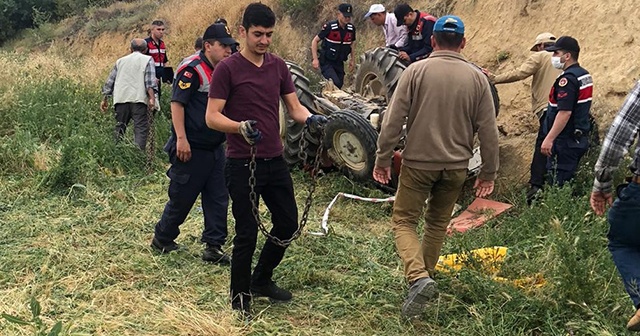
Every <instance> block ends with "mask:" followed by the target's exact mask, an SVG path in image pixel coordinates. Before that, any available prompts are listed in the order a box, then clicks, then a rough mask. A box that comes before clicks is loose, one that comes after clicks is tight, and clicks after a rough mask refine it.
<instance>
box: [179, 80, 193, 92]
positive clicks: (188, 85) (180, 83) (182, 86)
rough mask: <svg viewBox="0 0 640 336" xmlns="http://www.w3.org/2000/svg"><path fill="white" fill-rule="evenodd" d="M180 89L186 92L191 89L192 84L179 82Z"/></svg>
mask: <svg viewBox="0 0 640 336" xmlns="http://www.w3.org/2000/svg"><path fill="white" fill-rule="evenodd" d="M178 87H179V88H180V89H182V90H186V89H188V88H190V87H191V83H185V82H183V81H178Z"/></svg>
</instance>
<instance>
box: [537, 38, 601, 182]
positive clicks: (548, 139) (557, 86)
mask: <svg viewBox="0 0 640 336" xmlns="http://www.w3.org/2000/svg"><path fill="white" fill-rule="evenodd" d="M545 50H547V51H553V55H552V57H551V64H552V65H553V66H554V67H555V68H556V69H561V70H564V71H563V72H562V74H561V75H560V76H559V77H558V78H557V79H556V80H555V82H554V84H553V87H552V88H551V93H550V94H549V108H548V110H547V117H546V119H545V126H544V129H545V133H544V134H545V138H544V140H543V141H542V145H540V151H541V152H542V154H544V155H546V156H547V157H548V159H547V171H548V177H549V178H550V181H551V184H557V185H558V186H563V185H564V183H565V182H567V181H569V180H571V179H572V178H573V177H574V175H575V173H576V170H577V169H578V164H579V163H580V159H581V158H582V156H583V155H584V154H585V153H586V152H587V149H589V131H590V130H591V123H590V121H589V111H590V110H591V99H592V95H593V79H592V78H591V75H590V74H589V72H588V71H587V70H585V69H584V68H582V67H580V64H579V63H578V57H579V56H580V46H579V45H578V41H576V39H574V38H573V37H571V36H562V37H560V38H559V39H558V40H557V41H556V43H555V44H554V45H553V46H551V47H548V48H546V49H545Z"/></svg>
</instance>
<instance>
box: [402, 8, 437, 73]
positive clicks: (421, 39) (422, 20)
mask: <svg viewBox="0 0 640 336" xmlns="http://www.w3.org/2000/svg"><path fill="white" fill-rule="evenodd" d="M393 14H394V15H395V17H396V20H397V21H398V22H397V23H396V25H398V26H402V25H405V26H407V34H408V36H407V44H406V45H405V46H404V47H403V48H400V55H399V57H400V59H401V60H403V61H405V62H407V63H413V62H415V61H419V60H421V59H424V58H427V57H429V54H431V51H433V47H432V44H431V34H432V33H433V25H434V24H435V22H436V17H435V16H433V15H430V14H428V13H423V12H420V11H419V10H413V8H411V6H409V5H407V4H406V3H405V4H400V5H397V6H396V8H395V9H394V10H393Z"/></svg>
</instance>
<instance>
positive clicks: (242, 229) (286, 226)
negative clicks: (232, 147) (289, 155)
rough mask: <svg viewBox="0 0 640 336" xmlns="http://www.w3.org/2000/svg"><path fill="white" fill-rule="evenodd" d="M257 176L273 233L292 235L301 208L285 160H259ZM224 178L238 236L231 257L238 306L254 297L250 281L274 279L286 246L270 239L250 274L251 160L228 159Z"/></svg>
mask: <svg viewBox="0 0 640 336" xmlns="http://www.w3.org/2000/svg"><path fill="white" fill-rule="evenodd" d="M255 177H256V186H255V192H256V194H257V195H258V197H260V196H262V200H263V201H264V203H265V204H266V206H267V208H268V209H269V211H270V212H271V221H272V223H273V228H272V229H271V232H270V233H271V234H272V235H274V236H276V237H278V238H279V239H288V238H291V236H292V235H293V233H294V232H295V231H296V230H297V228H298V208H297V206H296V200H295V195H294V193H293V181H292V180H291V175H290V173H289V168H288V167H287V164H286V162H285V161H284V159H283V158H282V157H277V158H273V159H270V160H260V159H258V161H257V164H256V172H255ZM225 178H226V181H227V187H228V189H229V195H230V196H231V200H232V201H233V203H232V206H231V212H232V213H233V217H234V218H235V221H236V237H235V238H234V239H233V254H232V256H231V289H230V294H231V300H232V301H231V305H232V307H233V308H236V309H239V308H242V307H244V304H245V303H248V302H249V301H250V300H251V296H250V295H249V293H250V290H249V287H250V284H251V283H254V284H257V285H263V284H265V283H267V282H268V281H270V280H271V277H272V275H273V270H274V269H275V268H276V266H278V264H279V263H280V261H281V260H282V258H283V256H284V252H285V250H286V248H284V247H280V246H277V245H275V244H274V243H273V242H271V240H267V241H266V242H265V244H264V247H263V248H262V252H261V253H260V258H259V259H258V263H257V265H256V267H255V269H254V271H253V275H251V261H252V259H253V252H254V251H255V249H256V240H257V238H258V224H257V223H256V220H255V218H254V217H253V213H252V211H251V209H252V204H251V200H250V198H249V160H244V159H231V158H227V164H226V167H225ZM256 206H258V205H257V204H256Z"/></svg>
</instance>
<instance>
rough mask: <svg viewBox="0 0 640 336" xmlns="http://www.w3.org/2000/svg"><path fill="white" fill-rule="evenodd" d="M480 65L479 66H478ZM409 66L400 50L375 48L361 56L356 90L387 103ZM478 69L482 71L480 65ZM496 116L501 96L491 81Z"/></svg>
mask: <svg viewBox="0 0 640 336" xmlns="http://www.w3.org/2000/svg"><path fill="white" fill-rule="evenodd" d="M476 67H478V66H476ZM406 68H407V66H406V65H405V64H404V63H402V61H401V60H400V59H399V58H398V52H397V51H396V50H393V49H388V48H375V49H372V50H369V51H366V52H365V53H364V55H362V56H360V65H358V70H357V71H356V76H355V81H354V86H355V92H356V93H358V94H360V95H362V96H364V97H366V98H373V97H376V96H383V97H385V100H386V101H387V103H388V102H389V101H390V100H391V97H392V96H393V93H394V92H395V90H396V87H397V86H398V81H399V80H400V75H401V74H402V72H403V71H404V70H405V69H406ZM478 70H480V71H482V69H481V68H480V67H478ZM490 87H491V95H492V96H493V105H494V107H495V109H496V116H498V113H499V111H500V97H499V96H498V89H497V88H496V86H495V84H493V83H490Z"/></svg>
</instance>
